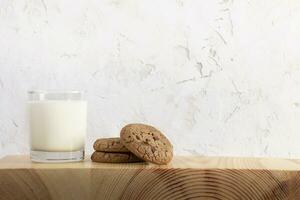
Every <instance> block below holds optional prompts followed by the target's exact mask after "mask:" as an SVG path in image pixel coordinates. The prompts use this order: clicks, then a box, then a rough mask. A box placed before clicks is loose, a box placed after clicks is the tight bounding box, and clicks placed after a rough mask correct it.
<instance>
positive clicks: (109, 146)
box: [93, 138, 130, 152]
mask: <svg viewBox="0 0 300 200" xmlns="http://www.w3.org/2000/svg"><path fill="white" fill-rule="evenodd" d="M93 147H94V149H95V151H103V152H130V151H129V150H128V149H127V148H126V147H125V146H124V145H123V144H122V143H121V142H120V138H101V139H98V140H96V141H95V142H94V146H93Z"/></svg>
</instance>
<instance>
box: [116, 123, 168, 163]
mask: <svg viewBox="0 0 300 200" xmlns="http://www.w3.org/2000/svg"><path fill="white" fill-rule="evenodd" d="M120 135H121V143H122V144H123V145H124V146H125V147H126V148H127V149H129V150H130V151H131V152H132V153H133V154H135V155H136V156H137V157H139V158H141V159H143V160H145V161H148V162H152V163H156V164H167V163H169V162H170V161H171V160H172V158H173V146H172V144H171V143H170V141H169V140H168V139H167V138H166V137H165V136H164V135H163V134H162V133H161V132H160V131H159V130H157V129H156V128H154V127H153V126H149V125H145V124H129V125H127V126H125V127H124V128H122V130H121V133H120Z"/></svg>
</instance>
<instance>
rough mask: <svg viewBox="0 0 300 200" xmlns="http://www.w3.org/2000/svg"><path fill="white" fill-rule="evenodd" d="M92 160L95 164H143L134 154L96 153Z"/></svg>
mask: <svg viewBox="0 0 300 200" xmlns="http://www.w3.org/2000/svg"><path fill="white" fill-rule="evenodd" d="M91 159H92V161H93V162H102V163H133V162H143V160H141V159H139V158H138V157H136V156H135V155H134V154H132V153H109V152H100V151H95V152H94V153H93V154H92V156H91Z"/></svg>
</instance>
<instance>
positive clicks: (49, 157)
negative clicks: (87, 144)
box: [30, 150, 84, 163]
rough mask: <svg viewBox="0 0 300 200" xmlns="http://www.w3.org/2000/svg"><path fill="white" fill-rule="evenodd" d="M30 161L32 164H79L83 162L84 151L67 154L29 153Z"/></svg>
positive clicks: (49, 152)
mask: <svg viewBox="0 0 300 200" xmlns="http://www.w3.org/2000/svg"><path fill="white" fill-rule="evenodd" d="M30 159H31V161H33V162H44V163H62V162H79V161H83V160H84V150H80V151H68V152H51V151H33V150H31V151H30Z"/></svg>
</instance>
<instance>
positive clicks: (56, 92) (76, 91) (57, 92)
mask: <svg viewBox="0 0 300 200" xmlns="http://www.w3.org/2000/svg"><path fill="white" fill-rule="evenodd" d="M27 93H28V94H84V93H86V91H83V90H28V91H27Z"/></svg>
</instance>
